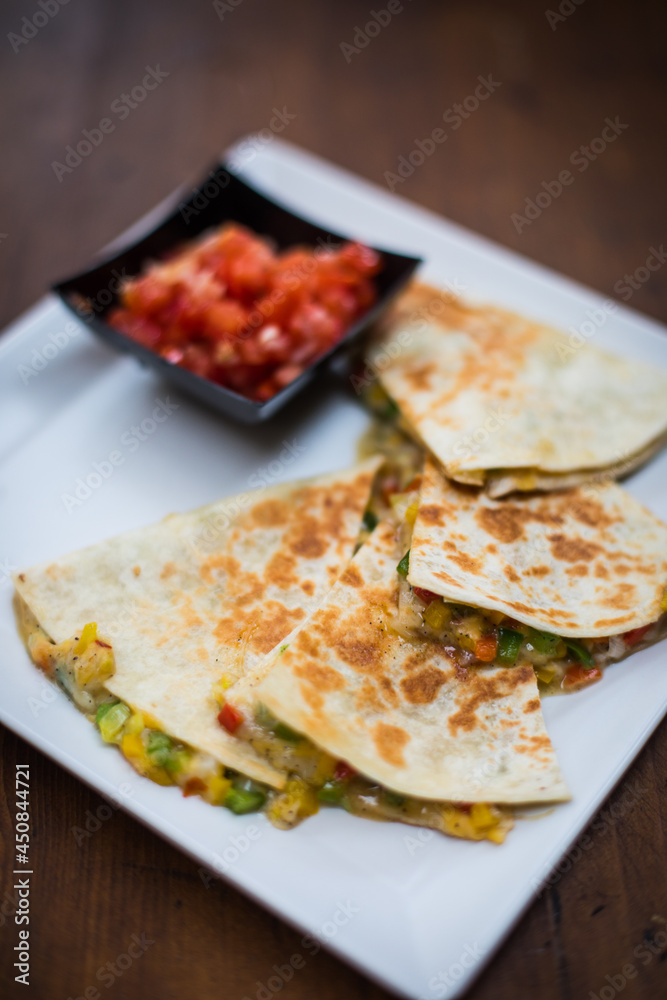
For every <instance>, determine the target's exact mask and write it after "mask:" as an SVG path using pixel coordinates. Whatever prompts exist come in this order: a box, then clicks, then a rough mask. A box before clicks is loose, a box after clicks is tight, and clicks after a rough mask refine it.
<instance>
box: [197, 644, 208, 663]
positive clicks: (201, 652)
mask: <svg viewBox="0 0 667 1000" xmlns="http://www.w3.org/2000/svg"><path fill="white" fill-rule="evenodd" d="M195 654H196V656H197V659H198V660H201V661H202V663H206V662H207V660H208V659H209V653H208V650H207V649H206V647H205V646H197V648H196V650H195Z"/></svg>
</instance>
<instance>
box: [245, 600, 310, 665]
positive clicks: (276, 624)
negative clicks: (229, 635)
mask: <svg viewBox="0 0 667 1000" xmlns="http://www.w3.org/2000/svg"><path fill="white" fill-rule="evenodd" d="M305 617H306V612H305V611H304V610H303V608H286V607H285V605H284V604H281V603H280V601H267V602H266V604H265V605H264V607H263V608H262V613H261V617H260V618H259V619H258V625H257V628H256V629H255V631H254V632H253V633H252V635H251V636H250V639H249V642H248V644H249V645H250V646H251V647H252V649H254V650H255V651H256V652H258V653H268V652H269V650H270V649H273V647H274V646H277V645H278V643H279V642H280V641H281V639H284V638H285V636H286V635H287V634H288V633H289V632H291V631H292V629H293V628H294V626H295V625H296V624H297V623H298V622H300V621H302V619H304V618H305Z"/></svg>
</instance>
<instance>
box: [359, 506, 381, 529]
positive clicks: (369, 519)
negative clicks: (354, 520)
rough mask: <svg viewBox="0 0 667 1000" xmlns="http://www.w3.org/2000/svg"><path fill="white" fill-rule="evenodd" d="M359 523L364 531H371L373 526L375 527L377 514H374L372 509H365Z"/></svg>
mask: <svg viewBox="0 0 667 1000" xmlns="http://www.w3.org/2000/svg"><path fill="white" fill-rule="evenodd" d="M361 523H362V524H363V526H364V528H365V529H366V531H373V530H374V528H377V523H378V519H377V515H376V514H374V513H373V511H372V510H365V511H364V516H363V518H362V521H361Z"/></svg>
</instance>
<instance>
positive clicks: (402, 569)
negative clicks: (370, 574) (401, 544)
mask: <svg viewBox="0 0 667 1000" xmlns="http://www.w3.org/2000/svg"><path fill="white" fill-rule="evenodd" d="M409 569H410V549H408V551H407V552H406V553H405V555H404V556H403V558H402V559H401V561H400V562H399V564H398V566H397V567H396V572H397V573H398V575H399V576H407V575H408V570H409Z"/></svg>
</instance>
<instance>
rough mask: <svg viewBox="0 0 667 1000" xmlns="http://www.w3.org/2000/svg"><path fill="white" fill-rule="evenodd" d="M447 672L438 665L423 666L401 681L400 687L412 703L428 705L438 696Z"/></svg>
mask: <svg viewBox="0 0 667 1000" xmlns="http://www.w3.org/2000/svg"><path fill="white" fill-rule="evenodd" d="M446 680H447V674H446V673H445V672H444V670H439V669H438V667H433V666H431V667H425V668H424V670H420V671H419V673H418V674H410V675H409V677H404V678H403V680H402V681H401V689H402V691H403V694H404V695H405V697H406V699H407V700H408V701H409V702H410V703H411V704H412V705H430V704H431V702H433V701H435V699H436V698H437V697H438V692H439V691H440V688H441V687H442V685H443V684H444V683H445V681H446Z"/></svg>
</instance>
